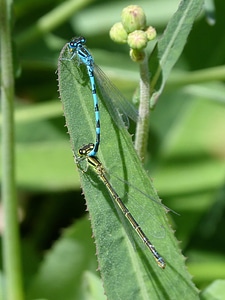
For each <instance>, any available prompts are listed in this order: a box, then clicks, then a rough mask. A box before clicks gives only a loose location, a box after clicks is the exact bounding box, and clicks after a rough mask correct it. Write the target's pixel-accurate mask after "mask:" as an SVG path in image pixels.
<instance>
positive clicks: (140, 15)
mask: <svg viewBox="0 0 225 300" xmlns="http://www.w3.org/2000/svg"><path fill="white" fill-rule="evenodd" d="M121 19H122V24H123V27H124V29H125V30H126V32H127V33H130V32H132V31H134V30H140V29H144V28H145V27H146V16H145V13H144V11H143V9H142V8H141V7H140V6H138V5H130V6H127V7H125V8H124V9H123V11H122V14H121Z"/></svg>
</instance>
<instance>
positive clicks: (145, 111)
mask: <svg viewBox="0 0 225 300" xmlns="http://www.w3.org/2000/svg"><path fill="white" fill-rule="evenodd" d="M149 95H150V82H149V70H148V60H147V55H146V56H145V59H144V61H143V62H142V63H140V105H139V119H138V124H137V129H136V135H135V136H136V138H135V149H136V151H137V153H138V155H139V157H140V158H141V160H144V158H145V157H146V152H147V144H148V131H149V114H150V110H149Z"/></svg>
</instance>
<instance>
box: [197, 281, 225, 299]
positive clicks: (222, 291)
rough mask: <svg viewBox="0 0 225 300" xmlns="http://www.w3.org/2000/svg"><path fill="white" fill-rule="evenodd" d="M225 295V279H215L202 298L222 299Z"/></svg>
mask: <svg viewBox="0 0 225 300" xmlns="http://www.w3.org/2000/svg"><path fill="white" fill-rule="evenodd" d="M224 295H225V280H222V279H220V280H215V281H214V282H213V283H211V284H210V285H209V286H208V287H207V288H206V289H205V290H204V291H203V292H202V294H201V299H202V300H222V299H224Z"/></svg>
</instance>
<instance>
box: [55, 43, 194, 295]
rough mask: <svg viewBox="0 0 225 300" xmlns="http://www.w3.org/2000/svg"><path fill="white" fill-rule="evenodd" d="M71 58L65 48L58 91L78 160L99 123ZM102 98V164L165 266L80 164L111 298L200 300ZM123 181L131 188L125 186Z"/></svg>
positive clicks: (80, 68) (81, 69) (82, 70)
mask: <svg viewBox="0 0 225 300" xmlns="http://www.w3.org/2000/svg"><path fill="white" fill-rule="evenodd" d="M67 53H68V52H67V48H66V45H65V47H64V48H63V50H62V52H61V55H60V59H59V68H58V75H59V90H60V96H61V100H62V103H63V108H64V114H65V118H66V125H67V127H68V131H69V134H70V139H71V145H72V149H73V151H74V154H75V155H76V153H78V149H79V148H80V147H82V146H83V145H84V144H88V143H90V142H93V141H94V140H95V119H94V110H93V100H92V94H91V90H90V84H89V78H88V76H87V70H86V67H85V66H84V65H82V64H79V63H77V61H76V60H70V61H69V60H65V58H66V57H67V55H68V54H67ZM101 95H104V96H105V97H106V94H105V93H99V98H100V105H99V107H100V113H101V145H100V150H99V159H100V161H101V162H102V164H103V166H104V167H105V168H107V170H108V169H110V168H111V169H114V171H115V172H114V173H115V175H116V176H111V178H110V182H111V184H112V186H113V188H114V189H115V190H116V192H117V193H118V195H120V197H121V198H122V200H123V201H124V203H125V205H126V206H127V207H128V208H129V210H130V212H131V213H132V215H133V216H134V218H135V219H136V220H137V221H138V223H139V224H140V226H141V227H142V229H143V231H144V232H145V233H146V235H147V236H148V237H149V239H150V240H151V242H152V243H153V244H154V245H155V247H156V249H157V250H158V251H159V253H160V254H161V255H162V256H163V257H164V259H165V261H166V264H167V266H166V268H165V270H162V269H160V268H159V267H158V265H157V264H156V262H155V260H154V258H153V256H152V254H151V253H150V252H149V251H148V249H147V248H146V246H145V245H144V244H143V243H142V242H141V241H140V240H139V238H138V237H137V235H136V233H135V232H134V233H133V230H132V228H131V226H130V224H129V223H128V222H127V220H125V218H124V217H123V216H121V213H118V210H117V209H116V208H115V206H114V205H113V202H112V199H111V197H110V195H109V193H108V191H107V188H106V186H104V184H103V183H102V181H101V180H100V178H98V176H97V174H96V173H95V171H94V170H93V169H91V168H87V165H86V161H82V162H81V163H80V165H81V166H80V168H81V167H82V168H83V170H82V171H81V170H80V177H81V184H82V187H83V190H84V194H85V198H86V201H87V206H88V210H89V212H90V218H91V223H92V230H93V234H94V237H95V242H96V248H97V255H98V261H99V268H100V271H101V277H102V280H103V285H104V289H105V293H106V295H107V298H108V299H130V298H131V297H132V299H138V300H140V299H149V298H150V296H151V299H182V298H183V296H184V294H185V297H186V299H192V300H193V299H198V294H197V291H196V289H195V287H194V285H193V283H192V282H191V279H190V275H189V274H188V272H187V270H186V267H185V264H184V258H183V256H182V255H181V253H180V249H179V248H178V245H177V241H176V240H175V238H174V236H173V233H172V230H171V228H170V226H169V225H168V221H167V217H166V214H165V210H164V208H163V206H161V205H160V204H159V203H156V202H159V198H158V196H157V194H156V192H155V189H154V187H153V186H152V183H151V181H150V180H149V177H148V175H147V173H146V172H145V170H144V169H143V166H142V165H141V162H140V160H139V158H138V157H137V155H136V152H135V150H134V147H133V143H132V139H131V136H130V135H129V133H128V132H127V130H126V129H125V127H123V126H121V125H119V126H118V124H114V122H113V119H112V116H111V115H109V113H108V111H107V110H106V107H105V104H104V102H103V99H102V96H101ZM111 96H112V97H113V95H111ZM115 113H116V110H115ZM114 117H115V116H114ZM117 118H119V117H118V116H117ZM118 178H121V179H122V181H121V180H118ZM124 181H126V182H129V183H130V184H131V185H126V184H125V183H124ZM134 186H135V187H137V188H138V189H135V188H134ZM140 191H141V192H143V193H145V194H143V193H141V192H140ZM146 195H148V196H149V197H147V196H146ZM150 198H151V199H155V201H151V199H150ZM122 217H123V218H122ZM131 238H132V239H131Z"/></svg>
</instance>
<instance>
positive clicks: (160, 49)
mask: <svg viewBox="0 0 225 300" xmlns="http://www.w3.org/2000/svg"><path fill="white" fill-rule="evenodd" d="M202 6H203V0H183V1H182V2H181V4H180V6H179V8H178V10H177V12H176V13H175V14H174V16H173V17H172V18H171V20H170V22H169V23H168V25H167V28H166V30H165V32H164V34H163V36H162V38H161V39H160V40H159V42H158V44H157V45H156V47H155V48H154V51H153V52H152V54H151V56H150V57H149V70H150V71H151V73H152V74H153V76H152V78H151V90H152V96H151V99H150V104H151V107H154V105H155V104H156V101H157V99H158V97H159V96H160V94H161V93H162V90H163V88H164V86H165V83H166V81H167V79H168V77H169V74H170V71H171V69H172V67H173V66H174V65H175V63H176V62H177V60H178V58H179V57H180V55H181V53H182V51H183V48H184V45H185V44H186V41H187V37H188V35H189V33H190V31H191V28H192V26H193V23H194V20H195V18H196V17H197V16H198V14H199V12H200V10H201V8H202Z"/></svg>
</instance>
